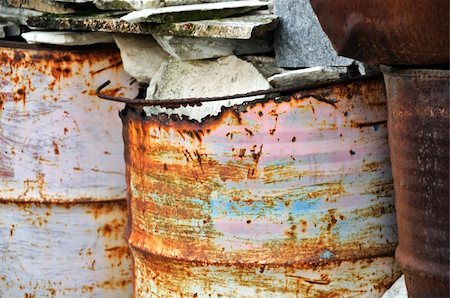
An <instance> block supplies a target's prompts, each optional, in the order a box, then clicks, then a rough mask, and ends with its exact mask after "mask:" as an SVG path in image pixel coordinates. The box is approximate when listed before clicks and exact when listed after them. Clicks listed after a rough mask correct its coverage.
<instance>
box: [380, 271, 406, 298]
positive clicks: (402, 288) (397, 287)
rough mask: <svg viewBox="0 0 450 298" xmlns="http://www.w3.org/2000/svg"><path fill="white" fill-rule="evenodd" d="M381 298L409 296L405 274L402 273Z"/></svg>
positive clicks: (403, 297)
mask: <svg viewBox="0 0 450 298" xmlns="http://www.w3.org/2000/svg"><path fill="white" fill-rule="evenodd" d="M381 298H408V291H407V289H406V284H405V276H404V275H402V276H401V277H400V278H399V279H397V281H396V282H395V283H394V284H393V285H392V287H391V288H390V289H389V290H387V291H386V292H385V293H384V294H383V296H382V297H381Z"/></svg>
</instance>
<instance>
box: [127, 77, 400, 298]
mask: <svg viewBox="0 0 450 298" xmlns="http://www.w3.org/2000/svg"><path fill="white" fill-rule="evenodd" d="M366 85H368V87H367V86H366ZM316 93H317V94H321V95H320V96H317V94H316ZM349 93H351V94H352V96H351V100H348V96H349ZM372 93H375V94H372ZM383 96H384V89H383V83H382V82H381V81H368V82H360V83H354V84H348V85H340V86H336V87H330V88H327V89H326V90H320V91H308V93H307V94H306V93H305V94H304V93H298V94H295V95H293V96H291V97H290V98H289V99H283V100H271V99H265V100H259V101H255V102H251V103H247V104H246V105H242V106H237V107H232V108H227V109H223V110H222V113H221V114H219V115H218V116H217V117H208V118H206V119H205V120H204V121H202V122H201V123H198V122H195V121H189V120H186V119H180V118H178V117H168V116H167V115H164V114H161V115H158V116H152V117H144V116H142V114H141V110H139V109H136V110H134V109H133V108H130V107H128V108H126V109H125V110H124V111H122V112H121V117H122V121H123V125H124V130H123V136H124V142H125V158H126V167H127V169H126V173H127V184H128V185H127V187H128V204H129V214H128V220H129V221H128V228H127V233H126V237H127V240H128V243H129V244H130V246H131V247H132V249H133V255H134V261H135V271H137V272H138V273H139V274H135V276H141V277H142V280H136V281H135V290H136V291H137V292H136V293H137V295H138V296H139V293H141V292H142V293H146V292H148V293H153V294H154V295H160V296H165V295H166V294H167V295H170V294H172V295H173V294H177V295H178V294H183V295H186V296H194V295H195V294H197V295H203V294H205V293H206V294H207V293H209V292H208V290H207V287H206V286H205V284H206V283H208V285H211V286H212V287H215V286H217V288H220V287H221V286H222V288H221V289H226V291H228V292H226V293H227V294H224V296H227V295H228V296H233V295H237V294H236V293H238V292H237V290H236V292H233V291H234V290H235V289H244V288H245V287H248V288H251V289H253V290H255V289H257V290H258V291H261V293H263V292H264V291H269V292H270V291H273V292H270V294H268V293H269V292H264V293H266V294H267V295H269V296H270V295H272V296H276V295H277V294H280V293H284V294H286V293H287V294H292V295H295V293H297V295H299V296H301V295H302V294H303V295H309V296H314V297H334V296H336V294H337V295H338V296H339V294H340V295H344V296H345V295H348V296H351V295H356V294H355V293H356V292H357V293H358V295H365V294H367V293H368V292H367V291H369V290H367V289H365V288H364V286H363V284H365V283H367V282H369V283H371V282H372V281H373V282H374V283H378V282H381V281H382V280H385V281H386V285H387V284H389V283H391V282H392V281H394V280H395V278H396V277H397V276H398V273H399V272H398V269H397V268H396V267H395V265H394V263H393V261H394V258H393V255H394V250H395V247H396V234H395V213H394V208H393V197H392V190H391V192H389V187H390V188H391V189H392V177H391V176H390V172H389V170H388V169H389V163H388V162H386V158H388V157H387V152H388V150H387V148H384V147H382V146H381V145H380V144H384V146H387V132H386V127H383V126H380V127H379V129H378V130H374V129H364V128H362V127H358V126H355V123H371V124H373V123H381V122H380V121H385V119H386V110H383V108H384V109H385V108H386V106H385V105H376V104H370V103H371V102H372V103H375V102H376V99H375V98H376V97H378V100H379V101H383V100H384V101H385V98H384V97H383ZM366 97H373V98H372V99H370V100H367V99H366ZM311 107H314V112H313V111H312V109H311ZM345 112H348V113H347V114H346V115H344V114H345ZM338 142H340V143H339V144H338ZM314 150H315V151H314ZM350 151H353V152H355V155H352V154H351V153H350ZM359 156H366V157H367V160H363V158H357V157H359ZM369 156H373V157H369ZM363 165H366V167H364V166H363ZM367 165H368V166H367ZM367 167H369V168H370V169H371V171H368V170H367V169H368V168H367ZM373 173H375V174H376V175H374V174H373ZM347 176H348V177H347ZM383 187H384V188H385V190H386V191H381V189H382V188H383ZM377 191H380V192H378V193H377ZM380 235H382V236H383V237H384V238H383V239H382V240H379V236H380ZM380 258H385V259H384V260H389V261H383V262H382V263H380ZM363 263H364V265H362V264H363ZM371 264H372V265H371ZM374 264H376V265H374ZM341 266H344V267H345V269H341V268H343V267H341ZM358 266H360V267H358ZM371 266H374V267H373V272H375V274H376V275H377V277H373V276H371V275H369V272H370V273H371V272H372V271H370V268H371ZM261 268H262V269H261ZM212 272H213V273H214V274H213V273H212ZM255 272H260V273H259V274H260V275H257V276H256V275H255ZM281 272H282V273H281ZM333 272H334V273H333ZM336 272H339V274H340V275H341V277H336V274H335V273H336ZM344 272H345V273H344ZM360 272H361V273H360ZM386 272H389V274H386ZM333 274H335V275H333ZM339 274H338V275H339ZM342 274H344V275H345V274H348V276H346V277H345V278H344V277H342ZM213 276H214V277H213ZM222 277H223V279H222ZM136 278H137V277H136ZM340 278H341V280H339V279H340ZM223 280H227V282H225V281H223ZM336 280H337V281H336ZM369 280H370V281H369ZM231 281H232V282H231ZM222 282H223V284H221V283H222ZM286 283H287V284H286ZM348 283H354V284H355V286H354V287H353V288H352V289H349V288H348ZM187 284H194V285H196V286H198V287H199V288H201V289H203V290H204V291H205V292H200V291H199V292H190V290H189V287H187ZM276 284H285V285H286V286H285V287H284V288H282V289H281V288H277V289H276V290H274V285H276ZM240 287H242V288H240ZM167 289H171V290H170V291H171V292H165V291H166V290H167ZM372 290H373V295H374V296H377V295H379V294H380V293H381V292H382V291H383V290H384V289H381V288H379V289H372ZM346 291H347V292H346ZM359 291H361V292H359ZM168 293H170V294H168ZM239 293H241V292H239ZM305 293H308V294H305ZM371 295H372V294H371Z"/></svg>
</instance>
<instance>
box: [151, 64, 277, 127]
mask: <svg viewBox="0 0 450 298" xmlns="http://www.w3.org/2000/svg"><path fill="white" fill-rule="evenodd" d="M267 89H270V84H269V83H268V82H267V80H266V79H265V78H264V77H263V76H262V75H261V74H260V73H259V72H258V70H257V69H256V68H255V67H254V66H253V65H252V64H251V63H249V62H246V61H244V60H241V59H239V58H237V57H236V56H228V57H223V58H219V59H215V60H197V61H179V60H173V59H170V60H168V61H166V62H164V63H163V64H162V65H161V68H160V69H159V70H158V72H157V74H156V75H155V77H154V78H153V79H152V81H151V82H150V86H149V88H148V90H147V99H174V98H191V97H215V96H224V95H233V94H241V93H247V92H250V91H256V90H267ZM257 98H260V97H247V98H239V99H232V100H225V101H218V102H206V103H203V104H202V105H201V106H195V107H191V106H187V107H179V108H175V109H171V108H162V107H145V108H144V111H145V112H146V113H147V114H149V115H156V114H160V113H166V114H169V115H172V114H174V115H178V116H179V117H183V116H184V117H187V118H189V119H191V120H196V121H199V122H200V121H201V120H202V119H203V118H205V117H208V116H216V115H218V114H219V113H220V111H221V109H222V107H228V106H232V105H235V104H241V103H243V102H246V101H250V100H254V99H257Z"/></svg>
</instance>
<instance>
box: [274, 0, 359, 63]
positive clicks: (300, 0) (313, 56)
mask: <svg viewBox="0 0 450 298" xmlns="http://www.w3.org/2000/svg"><path fill="white" fill-rule="evenodd" d="M275 14H276V15H277V16H278V17H279V18H280V19H279V26H278V29H277V31H276V34H275V57H276V60H277V64H278V66H280V67H287V68H300V67H314V66H347V65H350V64H351V63H352V62H353V61H354V60H352V59H348V58H345V57H340V56H338V55H337V53H336V51H335V50H334V48H333V47H332V45H331V42H330V41H329V39H328V37H327V36H326V35H325V33H324V32H323V30H322V27H321V26H320V23H319V20H318V19H317V16H316V15H315V13H314V11H313V9H312V7H311V4H310V3H309V0H276V1H275Z"/></svg>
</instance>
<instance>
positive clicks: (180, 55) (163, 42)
mask: <svg viewBox="0 0 450 298" xmlns="http://www.w3.org/2000/svg"><path fill="white" fill-rule="evenodd" d="M153 37H154V38H155V40H156V41H157V42H158V43H159V45H160V46H161V47H162V48H163V49H164V50H165V51H166V52H167V53H169V54H170V55H171V56H172V57H174V58H176V59H179V60H197V59H210V58H218V57H225V56H230V55H233V54H236V55H246V54H257V53H268V52H270V51H271V50H272V48H273V47H272V42H271V40H270V39H264V38H262V39H245V40H240V39H221V38H204V37H180V36H166V35H162V36H160V35H157V34H154V35H153Z"/></svg>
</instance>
